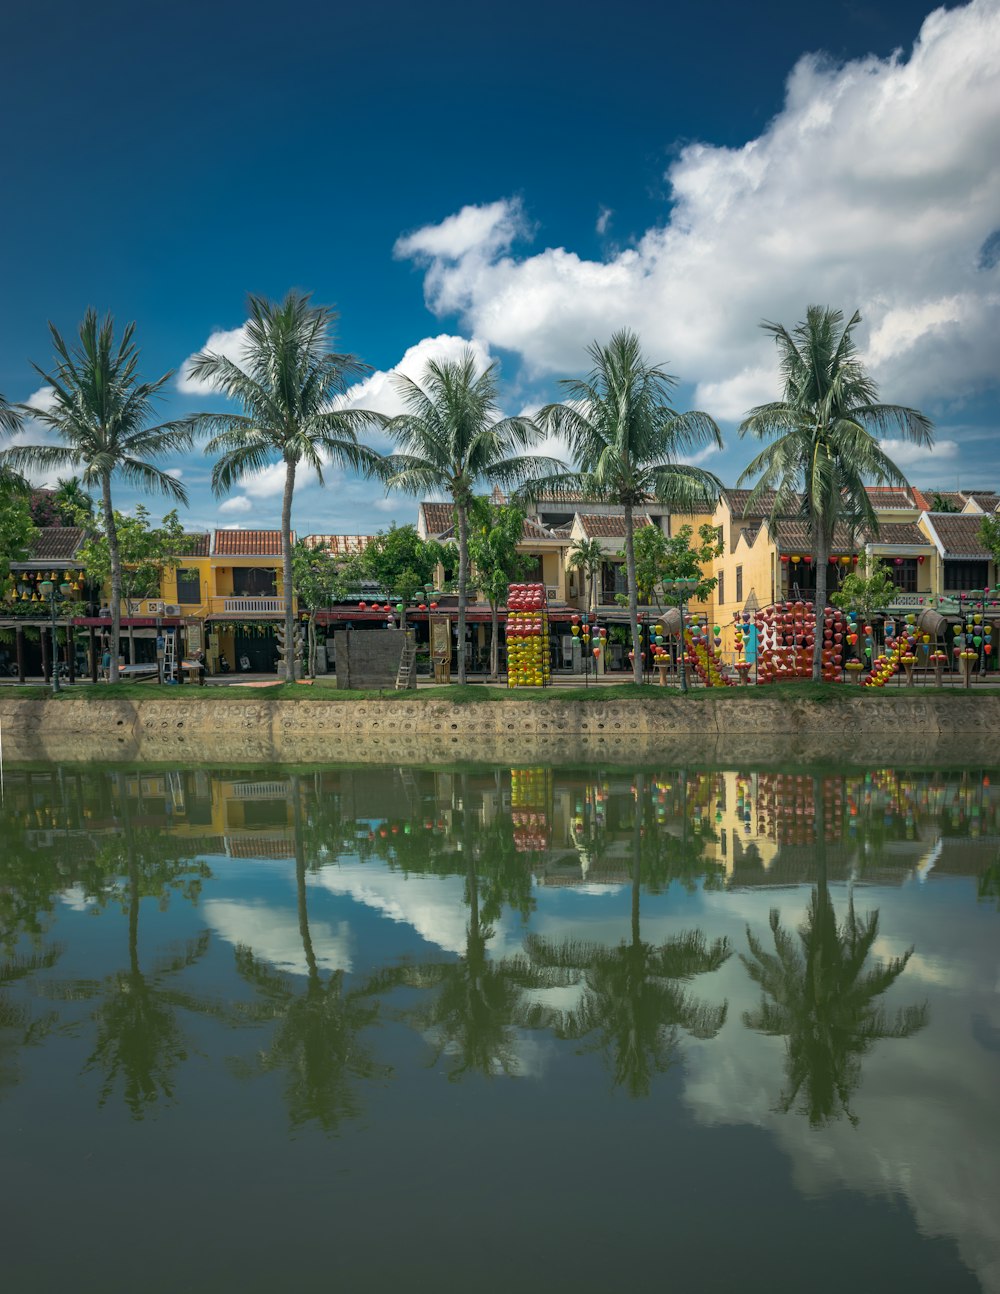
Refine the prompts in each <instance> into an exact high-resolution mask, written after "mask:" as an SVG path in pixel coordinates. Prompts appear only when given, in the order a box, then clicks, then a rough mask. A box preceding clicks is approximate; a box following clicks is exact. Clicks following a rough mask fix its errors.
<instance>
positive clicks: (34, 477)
mask: <svg viewBox="0 0 1000 1294" xmlns="http://www.w3.org/2000/svg"><path fill="white" fill-rule="evenodd" d="M24 403H25V404H26V405H29V406H30V407H31V408H32V409H37V410H38V411H39V412H40V413H48V412H50V411H51V410H52V409H54V408H55V403H56V395H55V392H54V391H53V390H52V388H51V387H50V386H42V387H39V388H38V390H37V391H33V392H32V394H31V395H29V396H28V398H27V400H25V401H24ZM62 444H63V441H62V439H61V437H59V436H58V435H57V434H56V433H55V432H54V431H52V430H51V429H50V428H48V427H46V426H45V425H44V424H43V423H41V422H39V421H38V420H37V419H36V418H33V417H32V416H31V415H30V414H24V415H23V424H22V427H21V430H20V431H18V432H15V434H14V435H13V436H9V437H8V438H7V439H6V441H5V442H4V448H5V449H18V448H20V447H21V446H22V445H59V446H61V445H62ZM82 471H83V464H82V463H81V462H79V461H73V462H70V463H67V464H65V466H63V467H58V468H46V469H44V470H39V469H35V468H32V469H30V470H29V471H27V472H25V473H24V476H25V477H26V478H27V480H28V481H29V482H30V483H31V484H32V485H34V486H36V487H42V488H45V489H54V488H55V486H56V484H57V481H58V479H59V477H60V476H62V477H66V476H78V475H79V474H80V473H81V472H82Z"/></svg>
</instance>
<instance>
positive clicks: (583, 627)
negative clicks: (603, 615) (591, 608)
mask: <svg viewBox="0 0 1000 1294" xmlns="http://www.w3.org/2000/svg"><path fill="white" fill-rule="evenodd" d="M570 632H571V633H572V635H573V637H574V638H579V640H580V642H582V643H583V655H584V662H585V665H586V668H587V670H588V672H589V664H587V662H586V658H587V656H588V655H592V656H593V658H594V669H595V670H596V669H597V667H598V664H599V662H600V659H601V656H602V655H603V654H604V652H605V651H606V650H607V637H608V631H607V629H604V628H602V627H601V626H600V625H596V624H595V625H592V624H591V623H590V621H589V620H588V618H587V617H586V616H584V617H583V618H582V622H581V618H580V616H574V617H573V621H572V624H571V625H570ZM591 644H593V646H591Z"/></svg>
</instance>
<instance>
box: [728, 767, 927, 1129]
mask: <svg viewBox="0 0 1000 1294" xmlns="http://www.w3.org/2000/svg"><path fill="white" fill-rule="evenodd" d="M813 822H814V830H815V833H816V866H817V885H816V888H815V889H814V890H813V893H812V898H811V900H810V904H809V911H808V913H807V914H806V920H805V923H804V924H803V925H802V926H801V928H800V929H799V932H798V935H799V938H798V944H796V941H795V940H794V939H793V937H792V936H791V935H790V934H789V933H788V931H786V930H785V929H784V928H783V927H782V925H781V914H780V912H779V911H778V909H777V908H772V909H771V915H770V927H771V937H772V939H773V942H774V953H773V954H772V953H770V952H768V951H767V949H766V948H765V947H764V944H763V942H762V940H760V939H759V938H758V937H757V936H756V935H755V934H754V933H753V931H752V930H751V929H750V928H749V927H747V943H748V945H749V947H750V956H749V957H745V956H743V955H742V954H741V956H740V960H741V961H742V962H743V965H744V966H745V967H746V969H747V973H748V974H749V976H750V978H751V979H752V980H753V982H754V983H755V984H758V985H759V986H760V988H761V989H762V991H763V997H762V999H761V1002H760V1005H759V1006H758V1007H757V1008H756V1009H755V1010H753V1011H746V1012H744V1015H743V1023H744V1024H745V1025H746V1027H747V1028H748V1029H755V1030H757V1031H758V1032H760V1033H766V1034H771V1035H775V1036H781V1037H784V1038H785V1039H786V1051H785V1074H786V1079H787V1087H786V1089H785V1091H784V1092H783V1093H782V1095H781V1098H780V1100H779V1103H778V1108H779V1109H780V1110H782V1111H783V1112H787V1111H788V1110H791V1109H792V1108H793V1107H795V1106H796V1103H798V1106H797V1108H798V1109H799V1110H800V1112H801V1113H803V1114H806V1115H807V1116H808V1118H809V1122H810V1124H811V1125H812V1126H813V1127H821V1126H823V1125H824V1124H826V1123H829V1122H831V1121H833V1120H835V1119H837V1118H839V1117H840V1115H841V1114H842V1113H843V1114H845V1115H846V1116H847V1118H848V1119H849V1120H850V1122H851V1123H852V1124H856V1123H857V1119H856V1117H855V1116H854V1114H852V1112H851V1108H850V1097H851V1093H852V1092H853V1091H854V1090H855V1089H856V1088H857V1086H858V1084H859V1083H860V1081H861V1057H862V1056H863V1055H864V1054H865V1053H866V1052H867V1051H869V1050H870V1049H871V1047H872V1046H873V1044H874V1043H875V1042H877V1041H878V1040H879V1039H881V1038H909V1037H910V1036H911V1035H912V1034H914V1033H916V1032H917V1031H918V1030H919V1029H922V1028H923V1027H924V1025H925V1024H926V1022H927V1008H926V1006H920V1007H915V1006H911V1007H904V1008H902V1009H900V1010H899V1011H896V1012H895V1013H894V1014H890V1013H888V1012H886V1011H885V1010H883V1009H882V1008H881V1007H879V1006H878V1005H876V1004H877V1001H878V999H879V998H880V997H881V996H882V995H883V994H884V993H885V992H886V991H887V990H888V989H889V988H890V987H891V986H892V985H893V984H894V983H895V982H896V980H897V979H898V978H899V977H900V975H902V973H903V971H904V970H905V969H906V964H907V962H908V961H909V960H910V957H911V955H912V953H913V949H912V948H910V949H909V950H908V951H907V952H905V953H904V954H903V956H902V957H893V958H891V959H890V960H889V961H887V962H882V963H878V964H876V965H875V966H873V967H871V968H870V969H868V970H865V964H866V962H867V960H868V957H869V954H870V953H871V950H872V946H873V945H874V943H875V940H876V939H877V937H878V912H877V911H875V912H872V913H869V914H868V916H866V917H863V918H859V917H858V916H857V915H856V913H855V911H854V902H853V900H851V901H849V903H848V908H847V918H846V920H845V922H844V924H843V926H838V924H837V916H836V913H835V911H834V908H833V903H832V901H831V899H830V890H829V885H828V882H827V873H826V818H825V801H824V797H823V792H822V785H821V779H820V778H818V777H817V778H814V779H813Z"/></svg>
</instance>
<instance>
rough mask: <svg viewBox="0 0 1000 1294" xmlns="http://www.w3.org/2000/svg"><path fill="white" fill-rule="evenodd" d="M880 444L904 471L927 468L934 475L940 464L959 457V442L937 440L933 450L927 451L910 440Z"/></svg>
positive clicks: (887, 441) (891, 440) (883, 441)
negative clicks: (913, 468) (912, 468)
mask: <svg viewBox="0 0 1000 1294" xmlns="http://www.w3.org/2000/svg"><path fill="white" fill-rule="evenodd" d="M879 444H880V445H881V446H882V448H883V450H885V452H886V453H887V454H888V455H889V457H890V458H891V459H892V461H893V462H894V463H895V464H896V466H897V467H900V468H902V469H903V470H904V471H905V470H906V469H907V468H910V467H918V468H919V467H926V469H927V471H928V472H929V473H930V474H931V475H933V473H934V469H935V468H936V467H937V466H938V464H940V463H949V462H951V461H952V460H953V459H955V458H957V457H958V441H957V440H948V439H943V440H942V439H938V440H935V442H934V447H933V448H932V449H927V448H925V447H924V446H923V445H913V444H911V443H910V442H909V441H908V440H895V439H890V440H882V441H879Z"/></svg>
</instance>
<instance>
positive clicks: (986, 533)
mask: <svg viewBox="0 0 1000 1294" xmlns="http://www.w3.org/2000/svg"><path fill="white" fill-rule="evenodd" d="M979 542H980V543H981V544H982V545H983V547H984V548H988V549H989V550H990V552H991V553H992V554H993V561H994V563H995V564H997V565H1000V517H998V516H997V515H996V513H989V512H988V513H987V514H986V515H985V516H984V517H983V519H982V521H980V523H979Z"/></svg>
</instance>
